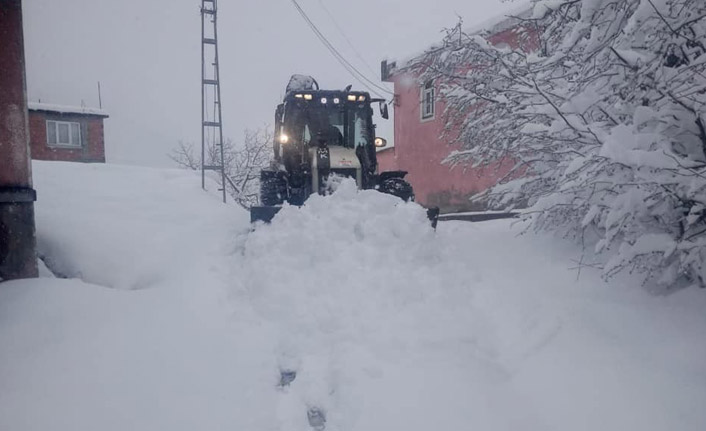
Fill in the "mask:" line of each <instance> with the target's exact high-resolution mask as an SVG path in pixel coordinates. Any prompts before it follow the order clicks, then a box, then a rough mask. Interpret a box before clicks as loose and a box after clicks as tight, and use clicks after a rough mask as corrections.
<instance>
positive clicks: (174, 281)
mask: <svg viewBox="0 0 706 431" xmlns="http://www.w3.org/2000/svg"><path fill="white" fill-rule="evenodd" d="M34 170H35V172H34V173H35V182H36V187H37V189H38V191H39V201H38V203H37V224H38V236H39V248H40V252H41V254H42V256H43V257H44V259H45V260H46V262H47V264H48V266H49V267H50V268H51V269H52V270H54V271H55V272H58V273H60V274H62V275H63V276H66V277H71V279H54V278H50V277H47V278H42V279H39V280H28V281H15V282H7V283H3V284H1V285H0V346H2V347H1V348H0V364H2V366H1V367H0V430H13V431H14V430H20V431H21V430H47V429H52V430H67V431H69V430H70V431H75V430H88V429H100V430H126V429H129V430H156V429H165V430H167V429H168V430H195V429H199V430H221V429H223V430H226V429H227V430H246V429H248V430H258V431H259V430H262V431H279V430H281V431H285V430H286V431H289V430H294V431H304V430H310V429H311V428H310V427H309V424H308V421H307V410H308V409H310V408H312V407H316V408H319V409H321V410H323V411H324V412H325V414H326V418H327V424H326V429H327V430H332V431H337V430H340V431H349V430H351V431H352V430H360V431H376V430H379V431H415V430H424V431H428V430H430V429H435V430H436V429H445V430H446V429H448V430H451V429H453V430H518V429H522V430H561V431H565V430H592V431H594V430H597V429H600V430H616V431H618V430H620V431H626V430H640V431H648V430H655V431H656V430H694V431H696V430H703V429H706V409H704V408H703V400H704V398H705V397H706V361H704V358H706V341H705V340H706V337H705V335H706V313H704V310H705V309H706V294H705V293H704V292H702V291H697V290H686V291H681V292H678V293H676V294H674V295H671V296H667V297H661V296H660V297H655V296H651V295H649V294H648V293H646V292H645V291H644V289H642V288H641V287H640V285H639V283H638V281H637V280H632V279H628V278H623V279H619V280H614V281H612V282H611V283H608V284H606V283H603V282H602V281H601V280H600V278H599V276H598V274H597V272H596V271H592V270H591V269H588V268H584V269H582V272H581V276H580V278H578V280H577V273H576V271H575V270H571V269H570V268H571V267H573V266H575V263H574V261H573V259H575V258H578V256H579V255H580V251H579V250H577V249H576V248H575V247H573V246H572V245H569V244H566V243H563V242H560V241H559V240H556V239H552V238H547V237H536V236H529V235H523V236H518V232H520V230H521V226H518V225H513V224H512V223H513V222H512V221H510V220H499V221H493V222H484V223H478V224H472V223H466V222H444V223H441V224H440V225H439V228H438V229H437V231H436V232H434V231H433V230H431V228H430V227H429V226H428V222H427V220H426V219H425V214H424V211H423V210H422V209H421V208H419V207H417V206H415V205H414V204H403V203H401V202H398V201H397V200H396V199H394V198H392V197H390V196H384V195H380V194H377V193H375V192H361V193H358V192H356V190H355V189H354V187H353V186H352V185H351V184H349V183H345V182H344V183H343V184H342V185H341V186H340V187H339V189H338V190H337V192H336V193H335V194H334V195H333V196H330V197H328V198H321V197H313V198H312V199H311V200H310V201H309V202H308V204H307V205H306V206H305V207H303V208H301V209H297V208H286V209H284V210H283V211H282V212H281V213H280V214H279V215H278V216H277V217H276V218H275V220H274V222H273V223H272V224H271V225H268V226H266V225H259V226H257V227H256V228H255V230H254V231H251V229H250V226H249V223H248V216H247V214H246V213H245V211H243V210H241V209H239V208H238V207H236V206H234V205H223V204H222V203H220V202H219V198H218V195H217V194H215V193H205V192H202V191H201V189H200V187H199V186H200V178H198V175H197V174H194V173H191V172H186V171H178V170H153V169H146V168H134V167H121V166H110V165H82V164H68V163H56V162H55V163H46V162H45V163H38V162H35V164H34ZM209 188H210V189H215V186H214V185H213V184H210V185H209ZM45 274H46V272H45ZM281 370H294V371H296V372H297V376H296V379H295V380H294V381H293V382H292V383H291V384H290V385H289V386H287V387H284V388H281V387H279V386H278V383H279V381H280V371H281Z"/></svg>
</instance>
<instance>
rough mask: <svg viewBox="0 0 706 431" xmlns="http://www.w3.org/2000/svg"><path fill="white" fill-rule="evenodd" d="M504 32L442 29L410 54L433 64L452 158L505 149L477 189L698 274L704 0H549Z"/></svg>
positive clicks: (671, 279) (673, 273) (705, 266)
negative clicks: (427, 46)
mask: <svg viewBox="0 0 706 431" xmlns="http://www.w3.org/2000/svg"><path fill="white" fill-rule="evenodd" d="M513 31H514V32H515V34H516V35H517V43H516V44H515V46H503V47H499V46H495V45H494V44H493V37H492V34H490V33H488V34H464V33H463V32H462V31H461V29H460V28H457V29H455V30H453V31H450V32H449V35H448V37H447V38H446V40H445V42H444V45H443V46H442V47H441V48H435V49H433V50H430V51H428V52H427V53H425V54H424V55H423V56H422V57H420V58H418V59H417V60H416V61H414V62H411V63H410V64H411V66H410V68H411V69H413V71H414V72H415V73H416V74H418V75H419V76H420V81H422V82H423V81H424V80H426V79H429V78H430V77H437V78H441V79H440V80H441V81H442V84H441V89H440V93H441V97H442V99H443V101H444V102H445V103H446V106H447V107H446V110H445V118H446V120H447V124H448V126H449V127H448V129H449V130H450V131H454V133H453V134H451V133H449V136H452V137H453V139H456V140H458V141H459V142H460V143H461V145H462V150H461V151H456V152H453V153H451V154H450V155H449V157H448V159H447V161H448V162H449V163H451V164H458V163H471V164H476V165H479V164H491V163H492V162H494V161H497V160H499V159H511V160H514V161H515V162H516V164H515V169H514V170H513V171H512V172H511V173H510V175H509V176H508V177H507V178H506V180H505V181H504V182H503V184H500V185H499V186H497V187H495V188H494V189H492V190H491V191H490V192H489V193H488V198H489V199H490V200H491V202H492V203H493V204H494V205H496V206H502V207H507V206H511V205H513V204H515V203H517V202H529V203H530V205H531V211H530V217H531V218H532V220H533V225H534V226H535V227H536V228H537V229H551V230H558V231H560V232H562V233H563V234H565V235H570V236H573V237H575V238H579V239H581V240H582V241H586V240H589V241H591V242H593V243H595V246H596V250H597V251H598V252H608V253H607V254H606V256H607V261H606V262H605V265H604V270H605V273H606V275H612V274H615V273H616V272H618V271H620V270H623V269H629V270H631V271H633V270H634V271H638V272H641V273H645V274H647V275H648V276H649V279H650V280H651V281H654V282H657V283H658V284H660V285H662V286H669V287H674V286H678V285H684V284H696V285H700V286H702V287H703V286H706V48H705V47H704V44H705V43H706V42H705V41H706V2H704V1H703V0H582V1H581V0H574V1H567V0H547V1H538V2H535V3H534V5H533V7H532V10H531V11H530V12H528V13H527V14H524V15H522V16H520V17H517V18H516V23H515V26H514V30H513Z"/></svg>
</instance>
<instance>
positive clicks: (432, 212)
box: [250, 207, 439, 229]
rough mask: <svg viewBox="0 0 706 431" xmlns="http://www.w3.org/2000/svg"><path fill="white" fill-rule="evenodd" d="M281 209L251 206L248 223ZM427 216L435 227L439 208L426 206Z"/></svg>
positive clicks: (271, 215) (271, 217)
mask: <svg viewBox="0 0 706 431" xmlns="http://www.w3.org/2000/svg"><path fill="white" fill-rule="evenodd" d="M281 209H282V207H251V208H250V223H255V222H257V221H263V222H265V223H269V222H271V221H272V219H273V218H275V215H277V213H278V212H279V210H281ZM427 217H428V218H429V221H430V222H431V227H433V228H434V229H436V224H437V223H438V222H439V208H437V207H434V208H428V209H427Z"/></svg>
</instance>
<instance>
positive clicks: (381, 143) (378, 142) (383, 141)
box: [375, 138, 387, 148]
mask: <svg viewBox="0 0 706 431" xmlns="http://www.w3.org/2000/svg"><path fill="white" fill-rule="evenodd" d="M375 146H376V147H378V148H382V147H385V146H387V139H385V138H375Z"/></svg>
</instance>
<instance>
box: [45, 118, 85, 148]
mask: <svg viewBox="0 0 706 431" xmlns="http://www.w3.org/2000/svg"><path fill="white" fill-rule="evenodd" d="M47 144H48V145H50V146H53V147H80V146H81V124H80V123H73V122H68V121H47Z"/></svg>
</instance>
